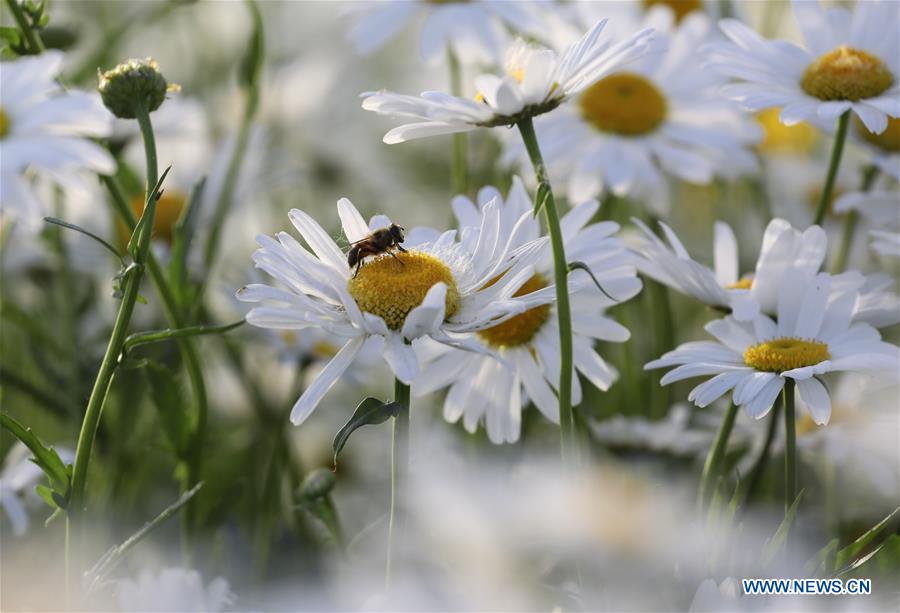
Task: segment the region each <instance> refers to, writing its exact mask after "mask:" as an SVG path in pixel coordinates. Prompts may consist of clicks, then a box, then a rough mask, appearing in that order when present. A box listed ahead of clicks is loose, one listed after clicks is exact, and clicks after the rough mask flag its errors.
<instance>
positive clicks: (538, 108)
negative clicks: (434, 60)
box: [362, 20, 653, 144]
mask: <svg viewBox="0 0 900 613" xmlns="http://www.w3.org/2000/svg"><path fill="white" fill-rule="evenodd" d="M605 25H606V20H603V21H600V22H599V23H597V24H596V25H595V26H594V27H593V28H591V29H590V30H589V31H588V32H587V34H585V35H584V37H583V38H582V39H581V40H580V41H578V42H577V43H575V44H573V45H571V46H570V47H569V48H568V49H566V51H565V52H564V53H563V54H562V55H560V56H557V54H556V52H554V51H552V50H551V49H545V48H542V47H535V46H532V45H530V44H527V43H525V42H524V41H517V42H516V43H515V44H513V46H512V47H511V48H510V49H509V50H508V52H507V54H506V61H505V74H504V75H502V76H497V75H493V74H483V75H481V76H479V77H477V78H476V79H475V87H476V88H477V90H478V93H477V95H476V96H475V98H474V99H467V98H458V97H456V96H451V95H449V94H445V93H441V92H424V93H423V94H422V95H421V96H418V97H417V96H407V95H403V94H396V93H394V92H388V91H382V92H369V93H366V94H363V96H364V99H363V103H362V106H363V108H364V109H366V110H367V111H374V112H376V113H378V114H380V115H389V116H393V117H403V118H412V119H415V120H417V121H416V122H415V123H408V124H404V125H402V126H399V127H397V128H394V129H393V130H390V131H389V132H388V133H387V134H385V136H384V142H386V143H388V144H396V143H402V142H405V141H408V140H412V139H415V138H424V137H426V136H434V135H437V134H451V133H454V132H469V131H471V130H475V129H478V128H483V127H497V126H507V125H511V124H514V123H516V122H517V121H519V120H521V119H524V118H528V117H534V116H537V115H541V114H543V113H547V112H549V111H551V110H553V109H555V108H556V107H558V106H559V105H560V104H562V103H563V102H564V101H565V100H566V99H567V98H569V97H570V96H572V95H574V94H576V93H578V92H580V91H582V90H583V89H585V88H586V87H587V86H589V85H590V84H591V83H593V82H595V81H596V80H597V79H599V78H601V77H603V76H605V75H607V74H610V73H611V72H613V71H615V70H617V69H619V68H621V67H622V66H623V65H625V64H627V63H629V62H630V61H632V60H634V59H635V58H637V57H640V56H641V55H642V54H644V53H645V51H646V49H647V44H648V43H649V41H650V40H651V38H652V34H653V32H652V31H651V30H644V31H641V32H638V33H637V34H634V35H632V36H630V37H628V38H626V39H624V40H621V41H619V42H617V43H613V42H612V41H610V40H608V37H603V36H601V33H602V31H603V28H604V26H605Z"/></svg>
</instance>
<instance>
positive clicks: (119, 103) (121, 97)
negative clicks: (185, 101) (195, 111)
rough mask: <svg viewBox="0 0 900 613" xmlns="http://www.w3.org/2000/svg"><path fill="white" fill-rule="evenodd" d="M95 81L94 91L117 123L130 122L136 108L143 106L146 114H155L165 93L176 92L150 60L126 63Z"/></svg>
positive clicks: (175, 86) (104, 73)
mask: <svg viewBox="0 0 900 613" xmlns="http://www.w3.org/2000/svg"><path fill="white" fill-rule="evenodd" d="M99 77H100V85H99V86H98V88H97V89H98V90H99V91H100V97H101V98H103V104H104V105H106V108H108V109H109V110H110V111H112V113H113V115H115V116H116V117H119V118H121V119H134V118H135V109H136V108H137V105H139V104H143V105H144V106H145V107H146V109H147V112H148V113H149V112H153V111H155V110H156V109H158V108H159V107H160V105H161V104H162V103H163V101H164V100H165V99H166V93H168V92H170V91H177V90H178V89H179V88H178V86H177V85H169V84H168V83H167V82H166V78H165V77H164V76H163V75H162V73H161V72H160V71H159V64H157V63H156V60H154V59H152V58H147V59H146V60H134V59H132V60H128V61H126V62H123V63H121V64H119V65H118V66H116V67H115V68H113V69H112V70H107V71H106V72H103V73H99Z"/></svg>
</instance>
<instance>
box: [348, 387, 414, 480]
mask: <svg viewBox="0 0 900 613" xmlns="http://www.w3.org/2000/svg"><path fill="white" fill-rule="evenodd" d="M402 408H403V405H402V404H400V403H399V402H382V401H381V400H378V399H377V398H372V397H371V396H370V397H368V398H366V399H365V400H363V401H362V402H360V403H359V406H357V407H356V410H355V411H353V415H351V416H350V419H349V421H347V423H346V424H344V425H343V427H342V428H341V429H340V430H338V432H337V434H336V435H335V436H334V443H333V444H332V447H333V449H334V465H335V466H337V458H338V454H339V453H340V452H341V450H342V449H343V448H344V445H346V444H347V439H349V438H350V435H351V434H353V432H354V431H356V430H357V429H358V428H361V427H362V426H372V425H377V424H382V423H384V422H386V421H387V420H388V419H390V418H391V417H396V416H397V414H398V413H399V412H400V409H402Z"/></svg>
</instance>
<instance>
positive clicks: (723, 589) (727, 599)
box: [688, 577, 741, 613]
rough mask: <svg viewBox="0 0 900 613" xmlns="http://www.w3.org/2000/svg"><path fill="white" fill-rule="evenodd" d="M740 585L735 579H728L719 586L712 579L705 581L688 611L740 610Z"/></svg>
mask: <svg viewBox="0 0 900 613" xmlns="http://www.w3.org/2000/svg"><path fill="white" fill-rule="evenodd" d="M740 595H741V592H740V585H739V584H738V582H737V581H735V579H734V577H726V578H725V579H724V580H722V582H721V583H719V584H718V585H717V584H716V582H715V581H713V580H712V579H704V580H703V582H702V583H700V585H699V586H698V587H697V593H696V594H694V599H693V600H692V601H691V607H690V608H689V609H688V611H691V612H692V613H693V612H695V611H696V612H697V613H700V612H701V611H702V612H709V613H714V612H716V611H731V610H735V611H736V610H738V606H737V604H738V602H739V601H740Z"/></svg>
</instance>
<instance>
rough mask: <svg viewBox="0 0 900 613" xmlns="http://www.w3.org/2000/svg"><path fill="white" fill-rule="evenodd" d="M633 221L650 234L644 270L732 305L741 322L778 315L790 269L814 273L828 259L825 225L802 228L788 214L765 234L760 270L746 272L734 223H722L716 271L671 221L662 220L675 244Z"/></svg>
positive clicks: (702, 297) (642, 257)
mask: <svg viewBox="0 0 900 613" xmlns="http://www.w3.org/2000/svg"><path fill="white" fill-rule="evenodd" d="M633 221H634V223H636V224H637V225H638V226H640V228H641V229H642V230H643V231H644V234H645V235H646V236H647V238H648V239H649V241H648V242H646V243H644V244H643V245H642V246H641V247H639V248H638V249H637V254H638V260H637V267H638V269H639V270H640V271H641V272H642V273H644V274H646V275H649V276H650V277H652V278H653V279H655V280H657V281H659V282H660V283H663V284H664V285H667V286H669V287H671V288H673V289H675V290H678V291H680V292H682V293H684V294H688V295H690V296H693V297H694V298H696V299H697V300H699V301H701V302H702V303H704V304H706V305H709V306H714V307H723V308H728V309H731V310H732V311H733V314H734V317H735V318H736V319H738V320H739V321H749V320H752V319H753V318H754V317H755V316H756V315H757V314H758V313H759V312H760V311H762V312H763V313H767V314H769V315H774V314H775V313H776V311H777V306H778V292H777V290H778V287H779V285H780V283H781V278H782V276H783V275H784V273H785V271H786V270H787V269H788V268H794V269H795V270H797V271H800V272H803V273H804V274H806V275H808V276H812V275H814V274H816V273H817V272H818V271H819V268H820V267H821V266H822V262H823V261H824V259H825V248H826V239H825V233H824V232H823V231H822V228H820V227H819V226H811V227H809V228H807V229H806V230H804V231H803V232H800V231H799V230H796V229H794V228H793V227H791V224H789V223H788V222H786V221H785V220H783V219H773V220H772V221H771V222H769V225H768V226H767V227H766V231H765V234H764V235H763V240H762V246H761V247H760V251H759V259H758V260H757V262H756V272H755V273H754V274H752V275H741V274H740V271H739V268H738V267H739V259H738V245H737V239H736V238H735V235H734V232H733V231H732V229H731V227H730V226H729V225H728V224H726V223H723V222H716V224H715V242H714V248H713V253H714V260H713V261H714V270H713V269H710V268H709V267H707V266H704V265H703V264H700V263H699V262H696V261H694V260H693V259H692V258H691V256H690V254H689V253H688V251H687V249H686V248H685V246H684V245H683V244H682V243H681V241H680V240H679V239H678V236H676V234H675V232H673V231H672V229H671V228H669V226H667V225H666V224H665V223H663V222H659V225H660V227H661V228H662V230H663V233H664V234H665V235H666V239H667V240H668V242H669V245H666V244H665V243H664V242H663V241H662V240H661V239H659V238H658V237H657V236H656V235H655V234H653V232H652V231H651V230H650V229H649V228H648V227H647V226H646V225H644V223H643V222H641V221H640V220H638V219H634V220H633Z"/></svg>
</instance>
